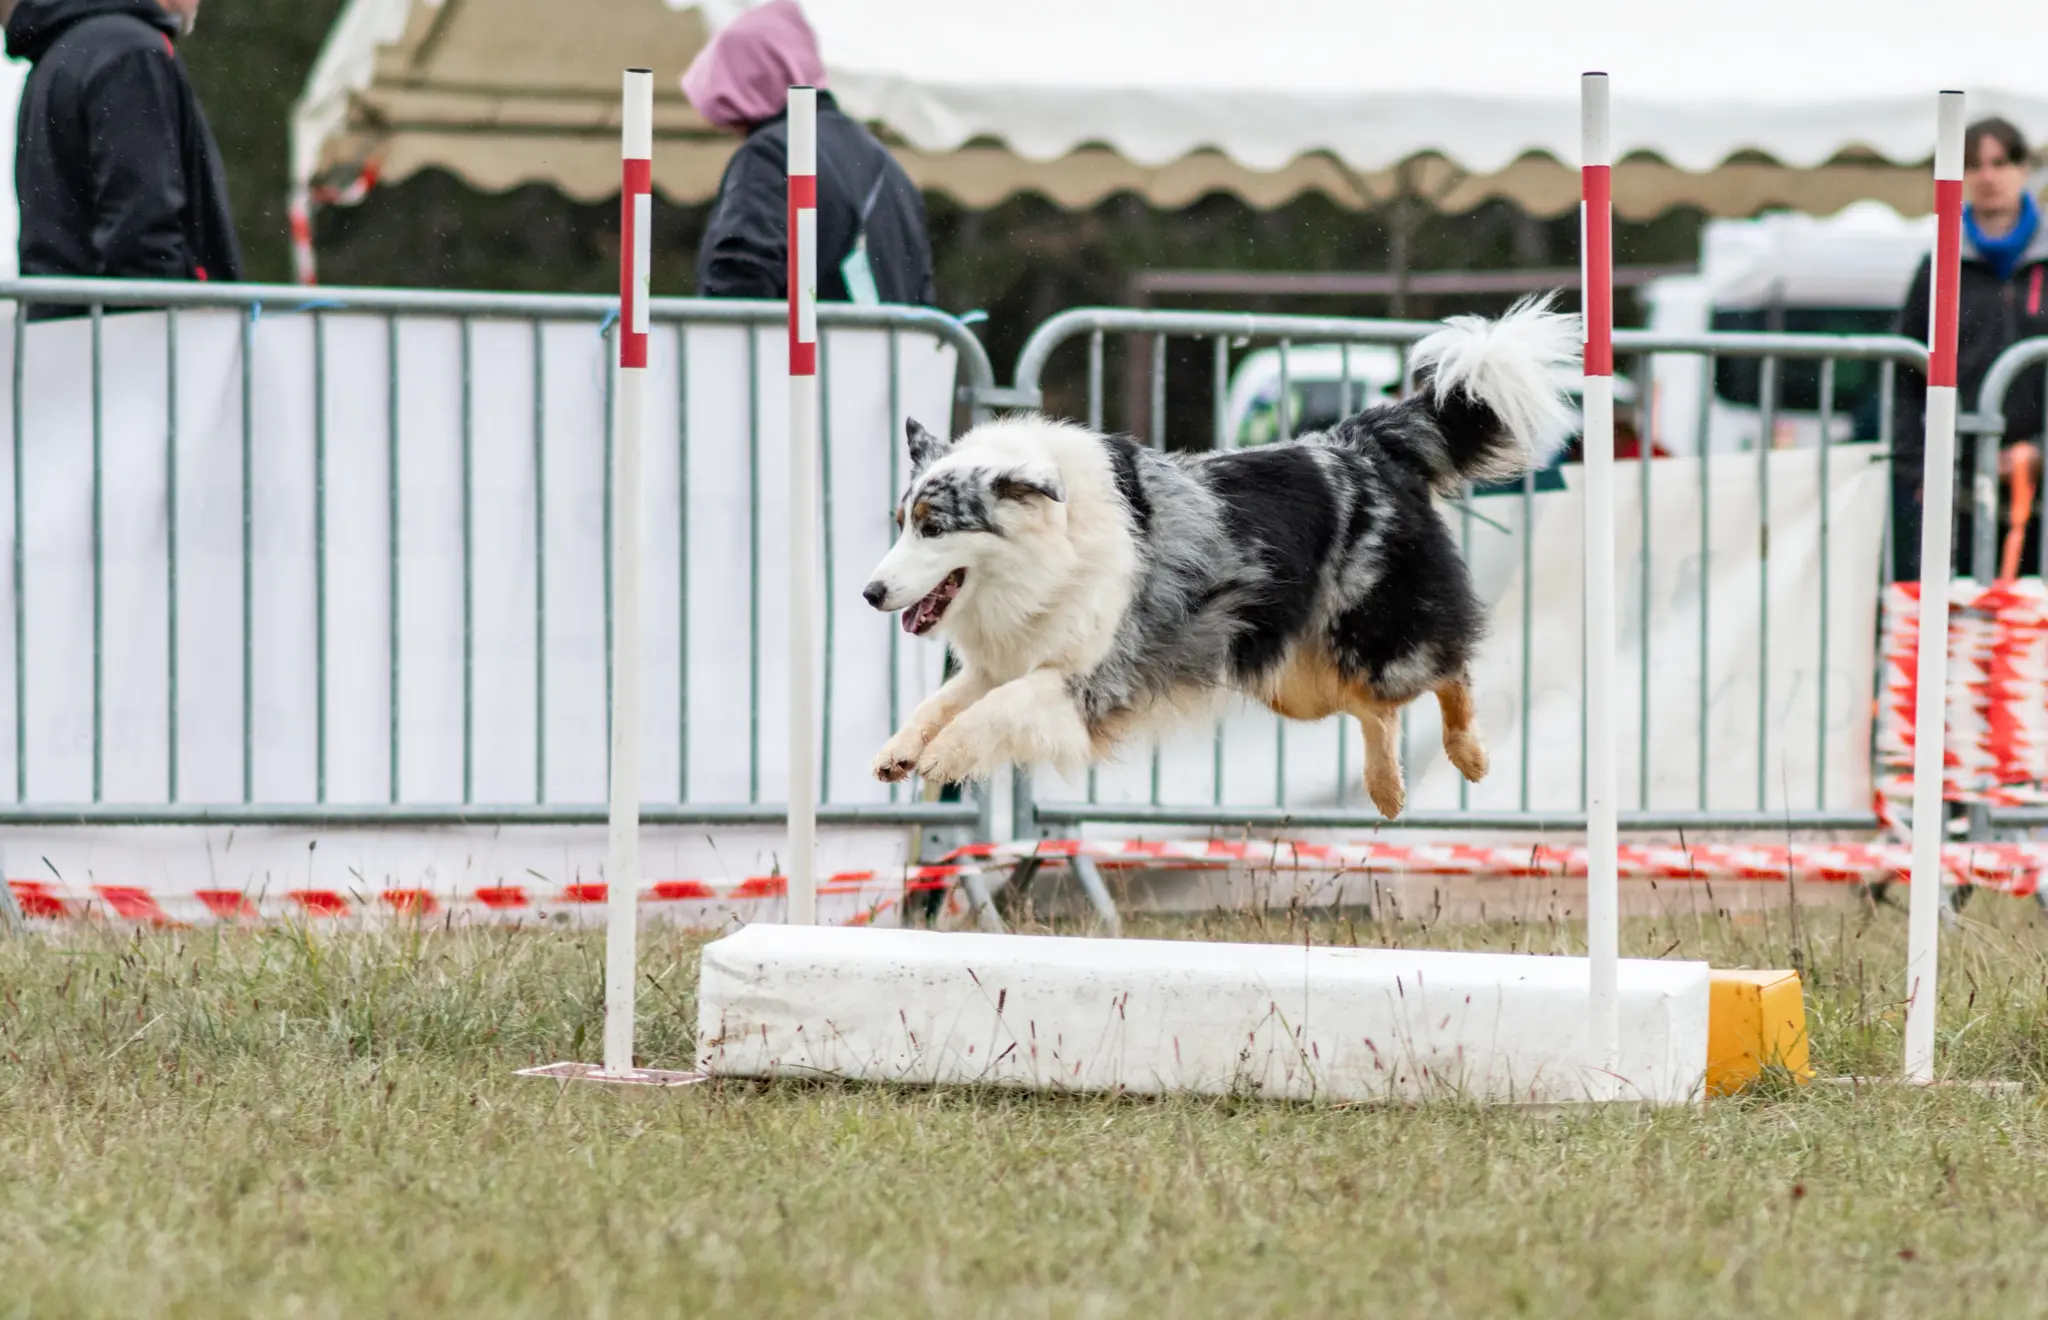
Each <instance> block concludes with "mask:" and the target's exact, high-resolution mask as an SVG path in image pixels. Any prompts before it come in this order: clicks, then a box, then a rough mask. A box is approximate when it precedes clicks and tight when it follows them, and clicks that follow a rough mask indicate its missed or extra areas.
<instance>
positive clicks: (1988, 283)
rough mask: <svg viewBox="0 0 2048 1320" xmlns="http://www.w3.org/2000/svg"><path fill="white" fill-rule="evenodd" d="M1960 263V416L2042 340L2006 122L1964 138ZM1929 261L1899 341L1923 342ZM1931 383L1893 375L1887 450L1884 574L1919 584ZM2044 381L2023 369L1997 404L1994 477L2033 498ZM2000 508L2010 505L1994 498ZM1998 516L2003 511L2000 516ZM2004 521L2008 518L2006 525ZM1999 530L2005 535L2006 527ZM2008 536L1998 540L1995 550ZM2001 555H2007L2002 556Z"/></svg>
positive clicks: (2019, 182) (2046, 274)
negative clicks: (1999, 442)
mask: <svg viewBox="0 0 2048 1320" xmlns="http://www.w3.org/2000/svg"><path fill="white" fill-rule="evenodd" d="M1963 161H1964V174H1963V196H1964V206H1963V253H1962V256H1963V262H1962V284H1961V289H1960V305H1959V316H1958V322H1957V330H1958V335H1957V353H1956V386H1957V391H1956V392H1957V395H1958V401H1959V404H1960V408H1961V411H1962V412H1963V413H1965V414H1967V413H1970V412H1973V411H1975V410H1976V408H1977V405H1978V398H1977V396H1978V392H1979V391H1980V390H1981V389H1982V388H1983V385H1984V375H1985V373H1986V372H1987V371H1989V370H1990V367H1991V363H1992V362H1993V361H1994V360H1995V359H1996V358H1997V357H1998V355H1999V354H2000V353H2002V352H2004V351H2005V350H2006V349H2007V348H2009V347H2011V346H2012V345H2013V344H2014V343H2016V342H2018V341H2019V340H2022V339H2030V338H2034V337H2036V336H2039V335H2048V289H2044V287H2043V284H2044V280H2048V226H2044V225H2043V224H2042V223H2041V209H2040V206H2039V205H2038V204H2037V203H2036V202H2035V200H2034V198H2033V196H2032V195H2031V194H2029V193H2028V192H2027V142H2026V139H2025V138H2024V137H2023V136H2021V134H2020V131H2019V130H2018V129H2017V128H2015V127H2013V126H2012V125H2011V124H2009V123H2007V122H2006V121H2005V120H2003V119H1983V120H1979V121H1978V122H1976V123H1974V124H1972V125H1970V127H1969V129H1968V130H1967V132H1965V134H1964V136H1963ZM1933 265H1934V258H1933V257H1932V255H1930V256H1929V257H1928V258H1927V259H1926V260H1924V261H1922V262H1921V263H1920V269H1919V270H1918V271H1917V272H1916V273H1915V274H1914V276H1913V283H1912V287H1911V288H1910V289H1909V290H1908V291H1907V293H1906V305H1905V306H1904V308H1902V309H1901V310H1900V312H1899V320H1898V332H1899V333H1900V334H1902V335H1905V336H1906V337H1907V338H1910V339H1916V340H1919V341H1920V342H1922V343H1925V342H1927V337H1928V331H1929V328H1930V310H1929V309H1930V307H1931V305H1932V294H1931V292H1930V280H1931V274H1932V271H1933ZM1926 389H1927V382H1926V380H1925V379H1924V378H1923V377H1921V376H1920V375H1919V374H1918V373H1917V372H1901V373H1900V375H1899V394H1898V407H1897V412H1896V413H1895V416H1896V417H1897V419H1898V420H1897V430H1896V434H1895V436H1894V438H1893V443H1892V519H1893V521H1892V527H1893V545H1892V571H1893V576H1894V577H1895V578H1896V579H1897V580H1899V581H1901V582H1917V581H1919V580H1920V521H1921V520H1920V510H1921V504H1922V499H1923V492H1922V489H1921V487H1922V485H1923V477H1924V468H1925V456H1926V438H1927V414H1926V407H1927V394H1926ZM2041 424H2042V383H2041V373H2040V372H2039V371H2028V372H2023V373H2022V374H2021V376H2020V378H2019V380H2018V381H2017V382H2016V383H2015V386H2014V388H2013V389H2012V391H2011V392H2010V393H2009V394H2008V395H2007V396H2006V401H2005V441H2004V445H2003V448H2002V450H2001V452H2000V454H1999V463H1998V469H1999V474H2000V477H2001V478H2002V479H2003V482H2004V483H2005V484H2006V487H2007V489H2008V490H2014V489H2017V490H2018V491H2019V492H2020V493H2021V494H2025V493H2026V492H2028V491H2032V490H2034V489H2036V482H2037V480H2038V476H2039V473H2040V462H2041V445H2040V441H2041V429H2042V425H2041ZM1969 440H1970V438H1969V437H1967V436H1963V435H1958V436H1957V438H1956V463H1957V468H1956V533H1955V542H1954V559H1953V561H1952V569H1953V570H1954V571H1959V572H1963V573H1968V572H1969V571H1970V569H1971V566H1972V565H1971V549H1970V547H1971V537H1972V535H1973V534H1974V528H1975V518H1974V517H1973V514H1972V507H1971V506H1972V501H1971V495H1970V487H1971V482H1970V474H1971V472H1972V467H1971V455H1972V452H1973V451H1972V448H1971V446H1970V443H1969ZM2000 503H2001V505H2004V504H2006V503H2009V501H2008V500H2005V499H2001V501H2000ZM2006 512H2008V513H2009V512H2010V510H2007V511H2006ZM2032 512H2033V511H2032V509H2031V508H2028V509H2024V510H2021V511H2020V517H2019V519H2018V523H2019V526H2020V527H2021V528H2022V529H2023V530H2024V536H2025V544H2024V545H2019V546H2017V548H2018V549H2019V552H2020V553H2019V556H2018V558H2019V561H2020V563H2021V565H2022V566H2023V568H2024V569H2032V568H2033V567H2034V566H2035V565H2036V564H2038V563H2039V562H2040V560H2039V549H2038V546H2039V537H2040V521H2039V519H2035V518H2032ZM2001 521H2005V519H2003V518H2002V520H2001ZM2005 530H2007V531H2009V530H2010V528H2009V527H2007V528H2006V529H2005ZM2004 544H2005V538H2004V537H2003V536H2001V538H2000V548H2001V551H2002V550H2003V548H2004ZM2000 558H2008V556H2006V555H2004V554H2003V553H2001V554H2000Z"/></svg>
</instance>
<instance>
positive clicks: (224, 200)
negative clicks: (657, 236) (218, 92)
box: [0, 0, 242, 316]
mask: <svg viewBox="0 0 2048 1320" xmlns="http://www.w3.org/2000/svg"><path fill="white" fill-rule="evenodd" d="M0 9H11V12H9V13H8V14H7V53H8V54H9V55H12V56H14V57H15V58H16V59H25V60H28V61H30V62H31V63H32V65H33V67H32V68H31V69H30V70H29V75H28V81H27V83H26V85H25V86H24V87H23V88H22V94H21V118H20V122H19V125H18V128H17V132H16V139H15V162H14V179H15V190H16V193H17V194H18V196H19V198H20V205H21V273H22V274H23V275H90V276H103V277H111V278H119V279H166V280H237V279H240V278H241V275H242V253H241V248H240V246H239V245H238V244H237V243H236V241H235V223H234V217H233V216H232V215H231V214H230V212H229V210H228V194H227V177H226V174H225V173H224V172H223V170H222V168H221V162H220V149H219V147H218V146H217V145H216V143H215V142H214V138H213V131H212V130H211V129H210V128H209V127H207V123H206V116H205V115H204V114H203V113H202V112H201V111H200V108H199V98H198V97H197V96H195V95H193V92H192V84H191V82H190V81H189V80H188V79H187V78H186V77H185V67H184V65H183V64H182V63H181V62H180V61H179V59H178V53H177V48H176V46H175V44H174V43H175V41H176V40H177V38H179V37H181V36H183V35H184V34H186V33H187V32H189V31H191V28H192V24H193V22H194V20H195V19H196V16H197V14H198V10H199V0H16V3H13V4H12V5H11V6H10V5H8V4H7V2H6V0H0ZM54 314H59V312H58V309H55V308H50V309H32V310H31V312H30V315H31V316H47V315H54Z"/></svg>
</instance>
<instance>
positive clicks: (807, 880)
mask: <svg viewBox="0 0 2048 1320" xmlns="http://www.w3.org/2000/svg"><path fill="white" fill-rule="evenodd" d="M786 240H787V246H788V248H789V280H788V285H789V793H788V800H789V856H788V857H787V858H785V859H784V861H783V868H784V869H785V870H786V871H787V872H788V875H789V917H788V920H789V921H790V923H791V924H793V925H798V926H815V925H817V924H818V879H817V864H818V804H817V793H818V742H819V736H820V735H819V729H818V694H817V678H818V653H817V632H818V518H819V509H818V450H819V438H818V423H819V418H818V89H817V88H815V87H792V88H790V89H789V226H788V229H787V231H786Z"/></svg>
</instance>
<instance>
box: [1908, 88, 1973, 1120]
mask: <svg viewBox="0 0 2048 1320" xmlns="http://www.w3.org/2000/svg"><path fill="white" fill-rule="evenodd" d="M1934 211H1935V215H1936V217H1937V221H1936V224H1937V228H1936V231H1935V233H1936V237H1935V245H1934V267H1933V284H1934V290H1933V292H1934V296H1933V299H1932V300H1931V301H1932V306H1931V308H1930V312H1931V320H1932V324H1930V325H1929V326H1928V333H1927V347H1928V358H1927V453H1926V465H1925V468H1924V475H1923V476H1922V479H1921V480H1922V485H1921V502H1922V504H1921V522H1920V630H1919V635H1920V636H1922V637H1942V638H1946V637H1947V636H1948V604H1949V590H1950V588H1949V577H1950V573H1949V550H1950V545H1949V542H1950V535H1951V530H1952V529H1951V527H1950V521H1951V519H1953V517H1954V516H1955V453H1956V332H1957V326H1956V317H1957V309H1958V292H1959V288H1960V281H1961V279H1962V237H1963V94H1962V93H1961V92H1943V93H1941V95H1940V97H1939V98H1938V100H1937V102H1936V111H1935V145H1934ZM1917 677H1918V685H1917V686H1918V692H1917V700H1916V701H1915V703H1914V728H1915V731H1916V733H1917V734H1918V737H1917V739H1916V741H1915V743H1914V746H1913V879H1912V883H1911V885H1910V886H1909V889H1910V899H1909V902H1908V908H1907V946H1906V1058H1905V1076H1906V1080H1907V1081H1909V1082H1918V1083H1927V1082H1932V1081H1933V1080H1934V1014H1935V984H1936V982H1935V972H1936V969H1937V965H1938V961H1939V955H1940V948H1941V852H1942V834H1943V829H1944V826H1945V824H1946V822H1945V819H1944V817H1943V813H1942V788H1943V781H1944V768H1943V764H1942V762H1943V754H1944V751H1945V749H1946V744H1947V727H1948V724H1947V704H1948V648H1947V647H1946V646H1928V647H1922V648H1921V650H1920V655H1919V673H1918V676H1917Z"/></svg>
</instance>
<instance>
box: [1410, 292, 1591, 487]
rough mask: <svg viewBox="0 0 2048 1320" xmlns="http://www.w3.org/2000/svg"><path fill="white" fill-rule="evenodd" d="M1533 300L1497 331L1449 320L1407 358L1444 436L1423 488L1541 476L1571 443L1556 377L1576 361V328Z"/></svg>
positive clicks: (1544, 299)
mask: <svg viewBox="0 0 2048 1320" xmlns="http://www.w3.org/2000/svg"><path fill="white" fill-rule="evenodd" d="M1555 296H1556V295H1555V294H1543V295H1540V296H1537V295H1532V296H1530V297H1527V298H1524V299H1522V300H1521V301H1520V302H1517V303H1516V304H1515V305H1514V306H1513V307H1511V308H1510V309H1508V313H1507V315H1505V316H1503V317H1501V318H1500V319H1499V320H1497V321H1489V320H1487V319H1486V318H1485V317H1481V316H1453V317H1451V318H1449V319H1448V320H1447V321H1446V322H1445V323H1444V328H1443V329H1441V330H1438V331H1437V332H1436V333H1434V334H1432V335H1430V336H1429V337H1428V338H1426V339H1424V340H1423V341H1422V342H1421V343H1419V344H1417V345H1416V346H1415V349H1414V354H1413V359H1412V360H1413V361H1414V363H1415V366H1416V369H1417V378H1418V382H1419V383H1420V384H1422V385H1423V387H1424V392H1425V395H1426V398H1427V400H1428V408H1429V411H1430V412H1431V413H1432V414H1433V415H1434V418H1435V421H1436V424H1437V428H1438V430H1439V431H1440V432H1441V433H1442V435H1443V445H1444V448H1443V449H1442V450H1439V451H1437V452H1435V453H1431V454H1429V455H1428V456H1427V458H1428V459H1429V460H1431V461H1430V462H1429V466H1430V467H1431V468H1432V469H1433V471H1432V474H1431V475H1432V478H1433V480H1432V483H1431V484H1433V485H1435V486H1437V487H1438V488H1439V489H1453V490H1454V489H1455V488H1456V487H1457V486H1459V485H1461V484H1462V483H1464V482H1467V481H1474V482H1485V481H1506V480H1510V479H1512V478H1515V477H1519V476H1521V475H1522V474H1523V473H1525V472H1528V471H1531V470H1532V469H1535V468H1540V467H1542V466H1543V465H1545V464H1546V463H1548V462H1549V461H1550V460H1551V459H1552V458H1553V457H1555V456H1556V454H1557V451H1558V450H1559V449H1561V448H1563V446H1564V443H1565V441H1566V440H1567V439H1569V438H1570V436H1571V433H1572V409H1571V405H1570V403H1569V402H1568V401H1567V400H1566V397H1565V392H1564V389H1563V388H1562V386H1561V385H1560V382H1559V380H1558V376H1557V369H1558V368H1559V367H1563V366H1569V365H1570V364H1572V363H1575V362H1577V361H1578V360H1579V318H1578V317H1576V316H1571V315H1567V314H1565V313H1563V312H1558V311H1554V310H1552V308H1551V303H1552V300H1553V299H1554V298H1555Z"/></svg>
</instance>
